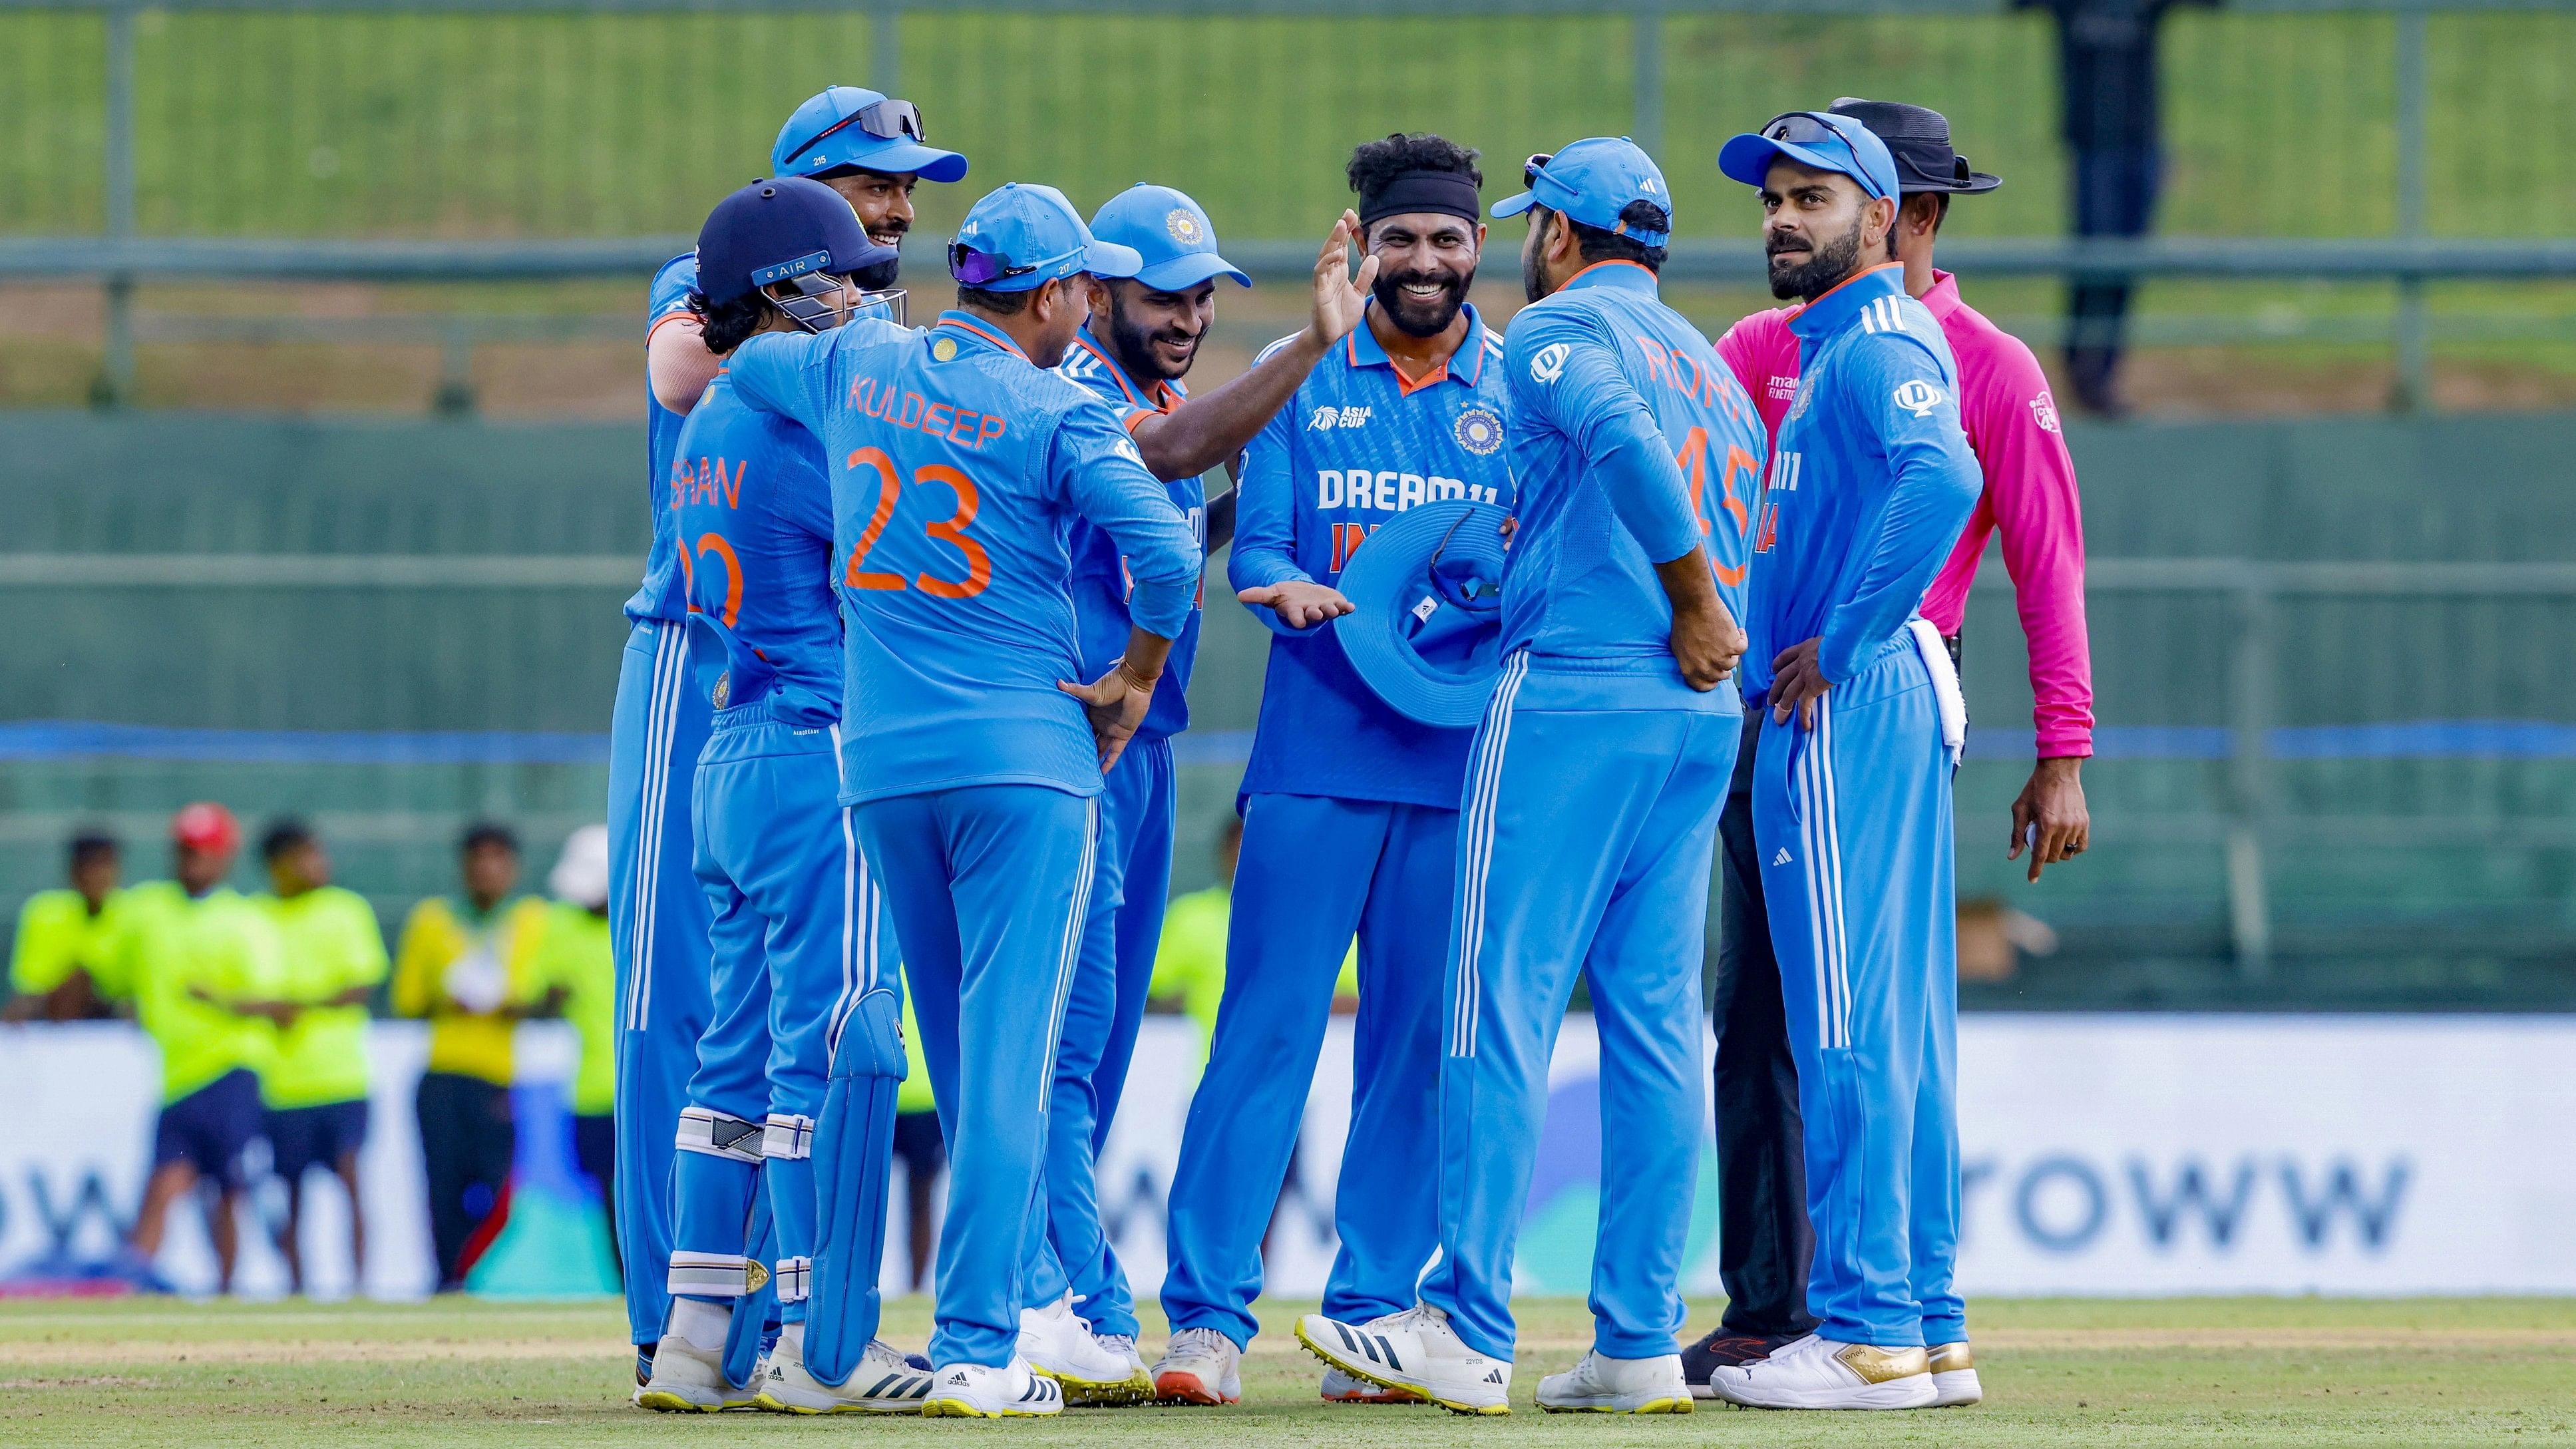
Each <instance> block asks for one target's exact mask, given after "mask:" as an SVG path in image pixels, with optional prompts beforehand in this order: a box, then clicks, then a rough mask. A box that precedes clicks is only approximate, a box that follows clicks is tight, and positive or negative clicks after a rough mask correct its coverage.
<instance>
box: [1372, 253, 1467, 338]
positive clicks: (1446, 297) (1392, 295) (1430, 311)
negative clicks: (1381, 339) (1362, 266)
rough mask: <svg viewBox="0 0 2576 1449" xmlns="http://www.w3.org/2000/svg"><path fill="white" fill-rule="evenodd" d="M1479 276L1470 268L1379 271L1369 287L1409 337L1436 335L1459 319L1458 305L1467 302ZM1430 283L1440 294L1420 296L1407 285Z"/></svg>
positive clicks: (1396, 328) (1388, 317)
mask: <svg viewBox="0 0 2576 1449" xmlns="http://www.w3.org/2000/svg"><path fill="white" fill-rule="evenodd" d="M1475 280H1476V274H1475V272H1474V271H1473V270H1472V269H1471V270H1469V271H1466V272H1452V271H1445V270H1444V271H1430V272H1423V271H1406V272H1397V273H1396V274H1394V275H1393V276H1388V275H1386V274H1384V273H1380V274H1379V276H1378V279H1377V281H1376V282H1375V283H1374V284H1372V285H1371V287H1370V288H1369V290H1370V292H1371V293H1372V294H1374V295H1375V296H1376V298H1377V304H1378V305H1379V306H1380V307H1383V308H1385V309H1386V315H1387V320H1389V321H1391V322H1393V323H1394V324H1395V330H1397V331H1398V332H1401V333H1403V334H1404V335H1405V336H1407V337H1437V336H1439V335H1440V334H1441V333H1443V332H1446V331H1448V330H1449V324H1450V323H1452V322H1455V321H1457V320H1458V309H1459V308H1461V307H1463V306H1465V305H1467V288H1468V287H1469V286H1470V285H1471V284H1472V283H1474V282H1475ZM1424 284H1429V285H1433V286H1437V287H1439V288H1440V295H1438V296H1437V297H1432V298H1428V299H1425V298H1421V297H1416V296H1413V295H1411V294H1410V293H1408V292H1406V291H1405V290H1404V289H1405V288H1406V287H1409V286H1420V285H1424Z"/></svg>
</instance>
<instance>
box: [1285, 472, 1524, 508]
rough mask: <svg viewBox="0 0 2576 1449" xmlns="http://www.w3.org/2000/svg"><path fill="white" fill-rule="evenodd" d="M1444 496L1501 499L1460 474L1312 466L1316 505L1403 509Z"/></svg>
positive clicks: (1497, 500) (1482, 500) (1500, 500)
mask: <svg viewBox="0 0 2576 1449" xmlns="http://www.w3.org/2000/svg"><path fill="white" fill-rule="evenodd" d="M1443 498H1469V499H1473V500H1475V501H1476V502H1479V503H1496V504H1499V503H1501V502H1502V501H1503V498H1502V494H1501V493H1500V492H1498V491H1497V490H1495V489H1492V488H1487V487H1484V486H1483V485H1481V484H1476V483H1470V482H1468V481H1467V480H1465V479H1463V478H1442V477H1438V476H1436V475H1425V474H1421V473H1407V472H1404V471H1402V470H1401V469H1394V468H1380V469H1374V470H1372V469H1368V468H1353V469H1349V470H1348V471H1344V470H1342V469H1339V468H1318V469H1316V470H1315V506H1316V507H1317V508H1374V509H1377V510H1379V511H1380V512H1384V513H1402V512H1403V511H1405V510H1406V509H1408V508H1411V507H1412V506H1414V505H1415V504H1417V503H1436V502H1438V501H1440V500H1441V499H1443Z"/></svg>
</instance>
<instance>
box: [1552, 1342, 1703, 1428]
mask: <svg viewBox="0 0 2576 1449" xmlns="http://www.w3.org/2000/svg"><path fill="white" fill-rule="evenodd" d="M1538 1406H1539V1407H1540V1408H1542V1409H1545V1410H1547V1411H1548V1412H1549V1413H1551V1414H1687V1413H1689V1412H1690V1411H1691V1392H1690V1385H1689V1384H1687V1383H1685V1382H1683V1380H1682V1356H1681V1355H1680V1354H1677V1353H1667V1354H1659V1355H1657V1356H1655V1357H1653V1358H1611V1357H1608V1356H1607V1355H1605V1354H1603V1353H1601V1352H1600V1351H1598V1350H1595V1351H1593V1352H1590V1353H1587V1354H1585V1355H1584V1356H1583V1357H1582V1358H1581V1359H1579V1360H1577V1361H1576V1362H1575V1365H1574V1367H1572V1368H1570V1369H1568V1370H1566V1371H1565V1372H1564V1373H1561V1374H1549V1375H1548V1376H1547V1377H1545V1378H1543V1379H1540V1380H1539V1381H1538Z"/></svg>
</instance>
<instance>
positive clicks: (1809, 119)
mask: <svg viewBox="0 0 2576 1449" xmlns="http://www.w3.org/2000/svg"><path fill="white" fill-rule="evenodd" d="M1846 126H1850V127H1854V128H1857V129H1860V130H1864V131H1865V130H1867V129H1869V128H1868V127H1866V126H1862V125H1861V124H1860V122H1858V121H1855V120H1853V119H1851V118H1850V117H1848V116H1835V115H1828V114H1826V113H1825V112H1822V111H1783V112H1781V113H1780V114H1779V115H1776V116H1773V117H1772V118H1771V119H1770V120H1767V121H1764V122H1763V123H1762V138H1763V139H1764V140H1766V141H1786V142H1788V143H1789V144H1790V145H1792V146H1816V145H1836V146H1841V147H1842V148H1844V149H1845V150H1847V151H1850V152H1851V153H1852V154H1853V157H1854V158H1855V159H1857V158H1858V157H1859V154H1860V148H1859V146H1858V145H1857V144H1855V143H1854V142H1853V140H1852V137H1851V132H1850V131H1847V130H1845V129H1843V128H1844V127H1846ZM1852 179H1853V180H1854V181H1857V182H1859V183H1860V189H1861V190H1863V191H1866V192H1868V193H1869V194H1870V195H1872V196H1878V195H1879V191H1878V187H1877V186H1876V185H1875V184H1874V183H1872V182H1871V181H1870V179H1869V178H1868V177H1866V176H1855V177H1853V178H1852ZM1882 199H1884V198H1882Z"/></svg>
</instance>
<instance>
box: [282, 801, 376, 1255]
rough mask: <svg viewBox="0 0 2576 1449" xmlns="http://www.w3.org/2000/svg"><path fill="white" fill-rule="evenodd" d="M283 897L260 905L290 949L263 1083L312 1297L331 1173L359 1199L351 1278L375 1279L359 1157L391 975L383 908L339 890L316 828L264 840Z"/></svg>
mask: <svg viewBox="0 0 2576 1449" xmlns="http://www.w3.org/2000/svg"><path fill="white" fill-rule="evenodd" d="M259 853H260V857H261V859H263V860H264V861H266V862H267V864H268V880H269V885H270V886H271V888H272V890H273V892H274V893H273V894H270V895H264V896H261V897H259V903H260V905H261V906H262V907H264V908H265V909H266V910H267V911H268V915H269V919H270V920H272V921H274V922H276V923H277V932H278V935H279V937H280V938H281V940H282V941H283V942H284V944H285V949H286V970H285V979H284V981H283V982H282V983H281V984H280V987H279V989H278V993H277V998H276V1002H275V1005H277V1006H281V1007H284V1008H286V1010H285V1011H283V1012H280V1013H278V1021H279V1026H278V1032H277V1056H276V1059H275V1060H274V1061H273V1062H271V1063H270V1065H269V1068H268V1070H267V1071H266V1072H265V1073H263V1074H262V1075H261V1077H260V1083H259V1086H260V1093H259V1095H260V1103H261V1106H262V1107H263V1108H264V1109H265V1112H264V1120H265V1123H266V1128H267V1132H268V1146H269V1156H270V1165H271V1167H272V1169H273V1170H274V1171H275V1172H276V1173H277V1175H278V1177H279V1178H280V1179H281V1180H283V1181H284V1182H285V1184H286V1217H285V1220H284V1221H283V1222H281V1223H279V1224H278V1225H277V1250H278V1252H279V1253H280V1254H282V1255H284V1257H285V1258H286V1277H287V1283H288V1285H289V1288H290V1290H291V1291H293V1292H296V1293H302V1292H303V1291H304V1239H303V1226H304V1179H305V1177H306V1176H307V1175H308V1174H309V1173H311V1172H312V1171H313V1169H315V1168H317V1167H318V1168H321V1169H322V1170H323V1171H325V1172H328V1173H330V1174H331V1175H332V1176H334V1177H337V1178H338V1179H339V1180H340V1187H341V1190H342V1191H344V1192H346V1193H347V1194H348V1196H349V1276H350V1281H351V1282H353V1283H362V1282H364V1280H365V1278H366V1264H367V1223H366V1214H365V1211H364V1209H363V1207H362V1206H361V1203H360V1200H359V1194H358V1151H359V1149H360V1148H362V1147H364V1146H366V1142H367V1085H368V1071H367V998H368V997H369V996H372V995H374V994H375V990H376V987H377V986H379V985H380V984H382V983H383V981H384V979H385V972H386V969H387V965H388V963H387V961H386V959H385V935H384V930H383V928H382V927H380V926H378V925H377V924H376V912H375V908H374V907H372V906H370V905H368V904H367V902H366V898H365V897H363V896H361V895H359V894H358V893H357V892H355V891H352V890H348V889H345V888H343V887H341V886H335V885H333V884H331V858H330V856H328V855H327V854H325V853H324V852H323V849H322V842H321V841H320V840H319V839H318V838H316V837H315V836H314V834H313V831H312V829H311V827H309V826H307V825H305V824H304V823H303V822H302V821H300V820H280V821H277V822H276V823H274V824H272V825H270V826H269V828H268V831H267V833H266V834H265V835H263V836H262V837H261V838H260V846H259Z"/></svg>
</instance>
